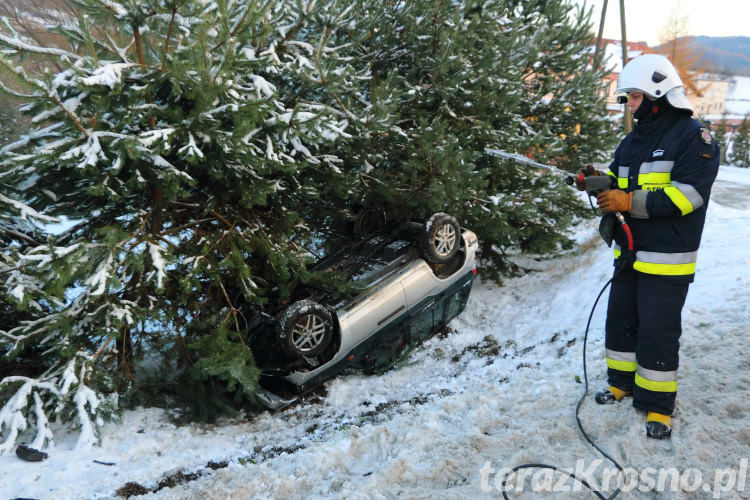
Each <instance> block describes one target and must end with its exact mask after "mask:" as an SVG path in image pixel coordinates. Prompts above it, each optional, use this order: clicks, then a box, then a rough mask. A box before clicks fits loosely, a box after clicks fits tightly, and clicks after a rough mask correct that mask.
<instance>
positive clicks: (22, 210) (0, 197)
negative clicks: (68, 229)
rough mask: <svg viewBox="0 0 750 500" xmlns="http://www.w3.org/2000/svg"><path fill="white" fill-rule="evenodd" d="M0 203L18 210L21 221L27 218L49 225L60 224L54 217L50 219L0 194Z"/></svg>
mask: <svg viewBox="0 0 750 500" xmlns="http://www.w3.org/2000/svg"><path fill="white" fill-rule="evenodd" d="M0 201H1V202H3V203H5V204H7V205H10V206H12V207H13V208H15V209H16V210H18V211H19V212H20V213H21V220H26V219H27V218H28V217H31V218H32V219H37V220H40V221H44V222H50V223H57V222H60V219H57V218H55V217H50V216H48V215H44V214H40V213H39V212H37V211H36V210H34V209H33V208H31V207H30V206H28V205H26V204H24V203H21V202H20V201H17V200H12V199H10V198H8V197H6V196H3V195H2V194H0Z"/></svg>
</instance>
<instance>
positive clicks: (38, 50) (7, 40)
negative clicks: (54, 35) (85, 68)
mask: <svg viewBox="0 0 750 500" xmlns="http://www.w3.org/2000/svg"><path fill="white" fill-rule="evenodd" d="M0 42H2V43H4V44H6V45H7V46H9V47H11V48H13V49H17V50H21V51H24V52H31V53H34V54H45V55H50V56H60V57H67V58H68V59H72V60H74V61H77V60H78V59H80V57H79V56H77V55H76V54H74V53H72V52H68V51H67V50H63V49H58V48H54V47H39V46H38V45H30V44H28V43H26V42H24V41H22V40H21V39H20V38H18V37H15V38H11V37H9V36H5V35H3V34H2V33H0Z"/></svg>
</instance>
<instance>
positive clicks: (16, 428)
mask: <svg viewBox="0 0 750 500" xmlns="http://www.w3.org/2000/svg"><path fill="white" fill-rule="evenodd" d="M16 382H22V384H21V387H20V388H19V389H18V390H17V391H16V392H15V394H13V396H11V398H10V399H9V400H8V401H7V402H6V403H5V405H3V407H2V408H0V436H3V435H5V439H4V440H3V442H2V443H0V455H5V454H7V453H9V452H10V451H12V450H13V448H14V447H15V444H16V440H17V439H18V437H19V435H20V434H21V433H22V432H23V431H25V430H26V429H27V428H28V419H27V414H28V413H29V410H28V408H27V407H28V405H29V397H32V398H34V399H35V401H36V398H38V396H37V393H36V392H32V391H34V389H37V390H39V389H42V390H45V391H48V392H50V393H52V394H54V395H56V396H59V395H60V391H59V390H58V389H57V387H56V386H55V385H54V384H51V383H49V382H40V381H38V380H36V379H32V378H28V377H5V378H4V379H3V380H0V387H3V386H4V385H8V384H13V383H16ZM37 421H38V418H37ZM46 421H47V420H46V419H44V420H43V422H46ZM41 433H42V436H41V437H40V436H39V435H37V437H36V439H35V440H34V441H35V442H37V441H43V440H44V439H45V438H46V436H47V434H48V433H49V428H48V427H45V428H44V429H42V430H41Z"/></svg>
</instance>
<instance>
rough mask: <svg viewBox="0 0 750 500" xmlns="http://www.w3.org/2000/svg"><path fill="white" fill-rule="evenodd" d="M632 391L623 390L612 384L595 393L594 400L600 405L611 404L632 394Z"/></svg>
mask: <svg viewBox="0 0 750 500" xmlns="http://www.w3.org/2000/svg"><path fill="white" fill-rule="evenodd" d="M631 394H632V392H630V391H623V390H622V389H620V388H618V387H615V386H613V385H610V386H609V387H607V388H606V389H602V390H601V391H599V392H597V393H596V394H595V395H594V401H596V402H597V403H599V404H600V405H611V404H613V403H616V402H617V401H621V400H622V398H624V397H625V396H630V395H631Z"/></svg>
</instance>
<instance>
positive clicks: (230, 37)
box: [211, 0, 270, 52]
mask: <svg viewBox="0 0 750 500" xmlns="http://www.w3.org/2000/svg"><path fill="white" fill-rule="evenodd" d="M269 4H270V1H269V2H268V3H267V4H266V5H265V6H264V7H263V9H262V10H265V9H266V7H268V5H269ZM253 7H255V0H250V3H249V4H248V6H247V8H246V9H245V12H244V13H243V14H242V17H241V18H240V20H239V21H238V22H237V24H235V26H234V28H233V29H232V31H231V32H230V33H229V37H227V39H226V40H222V41H221V42H219V43H217V44H216V45H214V46H213V47H212V48H211V52H213V51H215V50H216V49H218V48H219V47H221V46H222V45H224V44H225V43H226V42H227V41H229V40H231V39H232V38H234V36H235V35H236V34H237V32H238V31H239V30H240V28H241V27H242V23H243V22H245V18H247V16H248V14H249V13H250V11H251V10H252V9H253Z"/></svg>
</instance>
